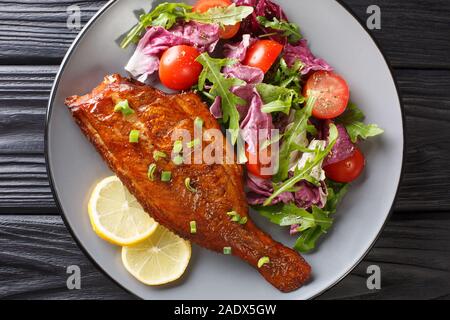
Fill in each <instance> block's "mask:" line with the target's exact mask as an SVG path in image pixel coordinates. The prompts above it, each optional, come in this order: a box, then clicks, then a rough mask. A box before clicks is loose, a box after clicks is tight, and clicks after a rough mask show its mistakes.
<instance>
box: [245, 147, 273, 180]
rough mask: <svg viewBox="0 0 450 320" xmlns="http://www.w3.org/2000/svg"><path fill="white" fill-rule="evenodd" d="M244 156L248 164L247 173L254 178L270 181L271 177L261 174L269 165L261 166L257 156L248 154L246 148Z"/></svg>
mask: <svg viewBox="0 0 450 320" xmlns="http://www.w3.org/2000/svg"><path fill="white" fill-rule="evenodd" d="M245 156H246V157H247V160H248V162H247V164H246V167H247V171H248V172H250V173H251V174H253V175H254V176H257V177H260V178H262V179H270V178H272V175H264V174H262V169H264V168H269V167H270V164H269V165H263V164H261V162H260V159H259V157H258V155H255V154H253V153H250V152H249V151H248V150H247V147H246V148H245Z"/></svg>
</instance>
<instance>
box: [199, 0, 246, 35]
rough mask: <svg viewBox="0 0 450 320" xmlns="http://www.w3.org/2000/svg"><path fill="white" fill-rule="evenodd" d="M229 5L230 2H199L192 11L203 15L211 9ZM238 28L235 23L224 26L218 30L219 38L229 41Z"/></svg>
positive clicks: (203, 0) (237, 24)
mask: <svg viewBox="0 0 450 320" xmlns="http://www.w3.org/2000/svg"><path fill="white" fill-rule="evenodd" d="M231 4H232V2H231V1H230V0H199V1H197V3H196V4H195V5H194V8H193V9H192V11H194V12H199V13H203V12H206V11H208V10H209V9H211V8H216V7H228V6H230V5H231ZM240 28H241V24H240V23H236V24H235V25H234V26H224V28H223V29H221V30H220V38H221V39H231V38H233V37H234V36H235V35H236V34H237V33H238V32H239V29H240Z"/></svg>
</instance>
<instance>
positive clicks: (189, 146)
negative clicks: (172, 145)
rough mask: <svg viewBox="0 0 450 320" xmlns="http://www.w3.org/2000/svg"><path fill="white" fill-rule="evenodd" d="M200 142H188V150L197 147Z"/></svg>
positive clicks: (196, 140)
mask: <svg viewBox="0 0 450 320" xmlns="http://www.w3.org/2000/svg"><path fill="white" fill-rule="evenodd" d="M201 143H202V142H201V141H200V139H198V138H197V139H194V140H192V141H191V142H188V144H187V146H188V148H194V147H198V146H199V145H200V144H201Z"/></svg>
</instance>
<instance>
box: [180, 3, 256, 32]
mask: <svg viewBox="0 0 450 320" xmlns="http://www.w3.org/2000/svg"><path fill="white" fill-rule="evenodd" d="M253 10H254V9H253V7H250V6H239V7H237V6H236V4H234V3H233V4H231V5H229V6H228V7H214V8H211V9H209V10H208V11H206V12H203V13H200V12H189V13H187V15H186V18H185V19H186V21H190V20H194V21H197V22H200V23H208V24H212V23H215V24H218V25H220V26H222V27H223V26H234V25H235V24H236V23H238V22H241V21H242V20H244V19H245V18H247V17H248V16H249V15H251V14H252V13H253Z"/></svg>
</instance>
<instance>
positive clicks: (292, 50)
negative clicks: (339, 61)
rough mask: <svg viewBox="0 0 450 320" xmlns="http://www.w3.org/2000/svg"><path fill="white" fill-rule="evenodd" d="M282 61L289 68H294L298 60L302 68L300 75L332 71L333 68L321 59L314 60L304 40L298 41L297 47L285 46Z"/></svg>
mask: <svg viewBox="0 0 450 320" xmlns="http://www.w3.org/2000/svg"><path fill="white" fill-rule="evenodd" d="M284 60H285V61H286V63H287V64H288V66H289V67H292V66H294V64H295V62H296V61H297V60H300V61H301V62H302V63H303V65H304V67H303V69H302V70H301V72H302V75H306V74H308V73H309V72H311V71H319V70H325V71H333V68H332V67H331V66H330V65H329V64H328V63H327V62H326V61H325V60H323V59H320V58H316V57H315V56H314V55H313V54H312V52H311V50H310V49H309V47H308V42H307V41H306V40H304V39H303V40H300V41H299V43H298V44H297V45H291V44H287V45H286V46H285V48H284Z"/></svg>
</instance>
